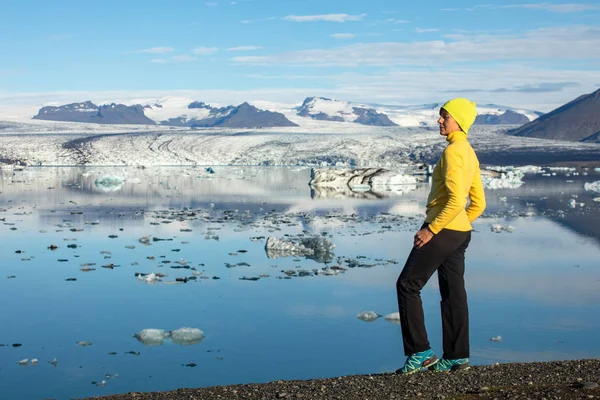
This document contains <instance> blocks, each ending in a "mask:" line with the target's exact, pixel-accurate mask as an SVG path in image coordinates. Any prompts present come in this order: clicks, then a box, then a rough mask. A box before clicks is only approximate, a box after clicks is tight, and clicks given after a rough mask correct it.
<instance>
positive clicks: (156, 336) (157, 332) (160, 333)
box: [132, 328, 171, 346]
mask: <svg viewBox="0 0 600 400" xmlns="http://www.w3.org/2000/svg"><path fill="white" fill-rule="evenodd" d="M170 335H171V334H170V333H169V332H165V331H164V330H162V329H153V328H147V329H142V330H141V331H139V332H138V333H134V334H133V335H132V336H133V337H134V338H136V339H137V340H138V342H140V343H142V344H143V345H145V346H156V345H161V344H163V340H165V339H166V338H168V337H169V336H170Z"/></svg>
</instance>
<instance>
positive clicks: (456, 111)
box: [442, 97, 477, 134]
mask: <svg viewBox="0 0 600 400" xmlns="http://www.w3.org/2000/svg"><path fill="white" fill-rule="evenodd" d="M475 106H476V104H475V103H474V102H472V101H470V100H467V99H465V98H462V97H458V98H456V99H452V100H449V101H447V102H446V104H444V105H443V106H442V108H443V109H444V110H446V111H448V113H449V114H450V115H451V116H452V118H454V120H455V121H456V122H457V123H458V126H460V128H461V129H462V130H463V132H464V133H465V134H468V133H469V129H470V128H471V125H473V123H474V122H475V118H476V117H477V109H476V108H475Z"/></svg>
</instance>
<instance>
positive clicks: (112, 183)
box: [94, 176, 124, 192]
mask: <svg viewBox="0 0 600 400" xmlns="http://www.w3.org/2000/svg"><path fill="white" fill-rule="evenodd" d="M123 183H124V179H123V178H121V177H119V176H102V177H98V178H96V180H94V185H95V186H96V188H98V189H100V190H102V191H103V192H115V191H117V190H120V189H121V187H122V186H123Z"/></svg>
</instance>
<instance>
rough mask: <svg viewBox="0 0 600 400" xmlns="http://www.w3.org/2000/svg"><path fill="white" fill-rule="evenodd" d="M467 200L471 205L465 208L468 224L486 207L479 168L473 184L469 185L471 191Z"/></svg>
mask: <svg viewBox="0 0 600 400" xmlns="http://www.w3.org/2000/svg"><path fill="white" fill-rule="evenodd" d="M469 198H470V199H471V204H469V207H467V218H468V219H469V223H472V222H473V221H475V220H476V219H477V218H478V217H479V216H480V215H481V214H482V213H483V211H484V210H485V206H486V203H485V192H484V191H483V183H482V182H481V172H480V171H479V168H477V171H476V172H475V177H474V178H473V184H472V185H471V189H469Z"/></svg>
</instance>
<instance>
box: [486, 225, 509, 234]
mask: <svg viewBox="0 0 600 400" xmlns="http://www.w3.org/2000/svg"><path fill="white" fill-rule="evenodd" d="M490 230H491V231H492V232H494V233H501V232H508V233H513V232H514V231H515V227H514V226H512V225H506V226H503V225H500V224H493V225H492V226H491V227H490Z"/></svg>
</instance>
